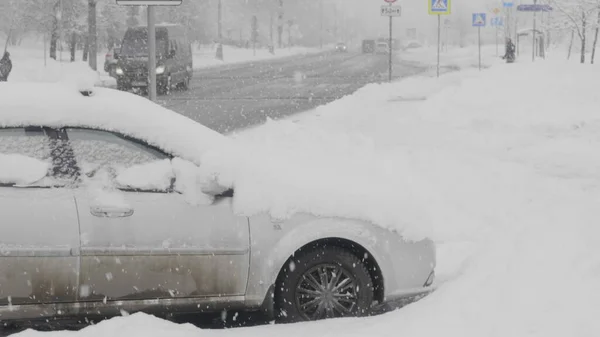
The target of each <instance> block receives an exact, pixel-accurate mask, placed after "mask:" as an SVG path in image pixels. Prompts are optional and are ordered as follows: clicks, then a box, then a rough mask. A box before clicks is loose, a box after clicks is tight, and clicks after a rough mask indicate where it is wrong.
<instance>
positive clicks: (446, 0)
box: [429, 0, 450, 15]
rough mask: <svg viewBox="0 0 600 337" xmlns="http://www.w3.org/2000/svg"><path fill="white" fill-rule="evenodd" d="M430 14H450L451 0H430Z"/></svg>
mask: <svg viewBox="0 0 600 337" xmlns="http://www.w3.org/2000/svg"><path fill="white" fill-rule="evenodd" d="M429 14H431V15H448V14H450V0H429Z"/></svg>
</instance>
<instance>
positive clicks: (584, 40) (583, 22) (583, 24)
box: [581, 14, 587, 63]
mask: <svg viewBox="0 0 600 337" xmlns="http://www.w3.org/2000/svg"><path fill="white" fill-rule="evenodd" d="M586 29H587V20H586V17H585V14H583V15H582V20H581V63H585V44H586V43H587V38H586V34H585V31H586Z"/></svg>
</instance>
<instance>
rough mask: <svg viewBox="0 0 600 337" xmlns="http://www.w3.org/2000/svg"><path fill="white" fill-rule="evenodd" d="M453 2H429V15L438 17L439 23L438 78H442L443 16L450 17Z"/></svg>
mask: <svg viewBox="0 0 600 337" xmlns="http://www.w3.org/2000/svg"><path fill="white" fill-rule="evenodd" d="M450 1H451V0H429V1H428V4H429V14H430V15H437V19H438V20H437V21H438V31H437V35H438V36H437V38H438V41H437V42H438V45H437V77H440V46H441V43H442V41H441V37H442V15H450V6H451V2H450Z"/></svg>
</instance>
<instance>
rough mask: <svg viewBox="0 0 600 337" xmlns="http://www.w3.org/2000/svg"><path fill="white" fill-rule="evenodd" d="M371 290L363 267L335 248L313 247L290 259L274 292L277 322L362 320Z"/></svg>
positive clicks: (367, 311)
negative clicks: (358, 317) (342, 318)
mask: <svg viewBox="0 0 600 337" xmlns="http://www.w3.org/2000/svg"><path fill="white" fill-rule="evenodd" d="M373 296H374V288H373V282H372V280H371V276H370V275H369V272H368V270H367V268H366V266H365V264H364V263H363V262H362V261H361V260H360V259H359V258H358V257H356V256H355V255H354V254H352V253H350V252H348V251H347V250H344V249H341V248H338V247H328V246H317V247H314V248H313V249H311V250H308V251H305V252H300V253H297V254H295V256H293V257H291V258H290V259H289V260H288V261H287V263H286V264H285V266H284V268H283V270H282V273H281V274H280V277H279V279H278V280H277V284H276V289H275V305H276V316H277V320H278V321H280V322H299V321H312V320H320V319H324V318H334V317H354V316H364V315H367V314H368V313H369V311H370V308H371V306H372V303H373Z"/></svg>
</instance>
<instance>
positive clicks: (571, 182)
mask: <svg viewBox="0 0 600 337" xmlns="http://www.w3.org/2000/svg"><path fill="white" fill-rule="evenodd" d="M493 63H495V62H493ZM599 75H600V70H599V69H598V68H595V67H593V66H588V65H585V66H582V65H578V64H573V63H565V62H561V61H558V60H556V61H552V60H548V61H546V62H538V63H535V64H531V63H527V62H523V63H516V64H512V65H505V64H496V65H495V66H493V67H491V68H489V69H487V70H485V71H482V72H479V71H477V70H464V71H461V72H454V73H450V74H447V75H444V76H443V77H442V78H440V79H436V78H432V77H415V78H409V79H406V80H404V81H401V82H398V83H392V84H381V85H377V84H372V85H369V86H367V87H365V88H363V89H361V90H359V91H358V92H357V93H356V94H355V95H353V96H349V97H346V98H344V99H342V100H339V101H337V102H333V103H331V104H329V105H326V106H323V107H321V108H319V109H317V110H316V111H314V112H312V113H310V114H305V115H302V116H299V117H294V118H292V119H290V120H284V121H271V122H269V123H267V124H266V125H264V126H262V127H260V128H257V129H254V130H251V131H249V132H245V133H243V134H239V135H237V136H234V138H237V139H239V140H240V143H243V144H244V145H243V147H244V156H243V157H242V159H241V160H244V161H245V162H244V165H245V166H244V167H246V168H248V167H250V168H251V169H247V171H246V172H247V173H246V174H245V175H244V174H243V173H241V172H231V176H230V177H229V178H230V179H237V181H236V183H237V185H236V186H240V187H241V190H242V192H241V194H240V195H239V196H238V194H237V191H236V198H238V197H239V198H240V200H239V201H236V203H237V206H238V207H240V208H241V209H240V210H241V211H244V207H245V208H246V209H245V211H249V212H256V211H261V210H262V211H268V212H272V213H278V214H286V213H288V212H292V211H314V212H316V213H322V212H330V214H331V213H334V214H335V215H340V216H343V215H344V214H347V215H352V216H359V217H363V218H370V219H372V220H373V221H377V222H380V223H382V224H383V223H385V224H387V225H389V224H390V223H394V221H395V220H398V221H397V222H396V223H395V228H396V229H398V230H401V231H403V232H404V233H405V234H406V236H407V237H409V238H410V237H415V238H416V237H420V236H422V235H428V236H430V237H432V238H433V239H434V240H436V242H437V243H438V245H439V249H438V259H439V266H438V270H437V272H438V275H439V278H440V279H439V280H438V284H439V289H438V290H437V291H436V292H434V293H433V294H431V295H429V296H428V297H426V298H425V299H423V300H421V301H419V302H417V303H414V304H411V305H409V306H407V307H405V308H403V309H402V310H398V311H395V312H392V313H389V314H385V315H382V316H378V317H371V318H365V319H340V320H331V321H325V322H317V323H304V324H297V325H276V326H263V327H255V328H243V329H233V330H225V331H200V330H198V329H197V328H194V327H192V326H190V325H175V324H172V323H169V322H166V321H162V320H159V319H156V318H153V317H150V316H147V315H143V314H136V315H132V316H129V317H119V318H116V319H112V320H109V321H106V322H103V323H100V324H99V325H97V326H93V327H89V328H87V329H84V330H83V331H80V332H77V333H71V332H69V333H66V332H54V333H52V335H55V336H67V335H69V336H71V335H77V336H85V337H96V336H106V335H111V336H115V337H118V336H127V337H129V336H148V337H152V336H164V335H168V336H182V337H188V336H244V337H251V336H261V337H269V336H273V337H275V336H281V335H286V336H288V337H295V336H298V337H300V336H307V335H310V336H315V337H319V336H361V337H364V336H394V337H396V336H410V337H416V336H423V337H426V336H427V337H429V336H447V337H454V336H457V337H459V336H460V337H482V336H485V337H492V336H498V337H505V336H540V337H542V336H543V337H552V336H556V337H559V336H560V337H564V336H578V337H588V336H589V337H592V336H598V335H600V320H598V317H600V305H598V303H600V291H598V285H599V284H600V245H598V238H599V237H600V227H599V226H598V219H600V207H599V202H600V156H599V155H598V153H599V150H600V114H599V113H598V106H599V105H600V96H599V95H597V92H596V91H597V89H596V85H595V84H596V82H597V78H598V76H599ZM222 155H223V156H224V155H225V154H222ZM237 160H240V159H239V158H238V159H237ZM219 163H222V164H223V165H225V164H231V163H232V159H228V158H225V157H220V156H219V154H218V153H217V154H213V156H212V157H210V165H213V166H215V167H217V166H219ZM240 167H241V165H240ZM253 181H254V182H253ZM254 187H256V188H254ZM243 190H246V191H253V192H254V193H253V194H248V195H245V194H244V193H243ZM315 191H318V192H317V193H315ZM328 199H329V200H335V202H334V203H331V202H329V203H328V206H329V209H328V210H326V211H324V210H323V208H322V205H321V204H320V203H322V202H323V201H324V200H328ZM357 205H360V206H361V209H357ZM402 220H403V221H402ZM37 335H38V333H35V332H31V331H28V332H24V333H22V334H20V336H27V337H28V336H37Z"/></svg>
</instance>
